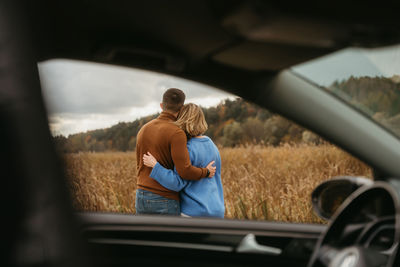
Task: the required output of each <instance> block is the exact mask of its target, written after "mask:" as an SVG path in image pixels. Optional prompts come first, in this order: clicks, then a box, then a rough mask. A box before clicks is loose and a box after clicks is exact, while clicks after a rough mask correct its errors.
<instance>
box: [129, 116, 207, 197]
mask: <svg viewBox="0 0 400 267" xmlns="http://www.w3.org/2000/svg"><path fill="white" fill-rule="evenodd" d="M175 120H176V117H175V116H174V115H172V114H171V113H168V112H165V111H163V112H162V113H161V114H160V116H158V117H157V118H156V119H154V120H152V121H150V122H148V123H146V124H145V125H144V126H143V127H142V128H141V129H140V131H139V133H138V134H137V139H136V159H137V165H136V166H137V188H140V189H144V190H147V191H151V192H153V193H156V194H158V195H161V196H163V197H167V198H171V199H176V200H179V193H178V192H175V191H172V190H169V189H167V188H165V187H163V186H162V185H161V184H159V183H158V182H157V181H156V180H154V179H152V178H150V176H149V175H150V172H151V170H152V168H149V167H146V166H145V165H144V164H143V154H145V153H147V152H150V153H151V154H152V155H153V156H154V157H155V158H156V159H157V161H158V162H159V163H160V164H161V165H162V166H164V167H165V168H168V169H172V170H173V169H174V166H175V167H176V170H177V172H178V174H179V175H180V176H181V177H182V178H183V179H186V180H200V179H201V178H203V177H206V175H207V169H206V168H197V167H194V166H192V165H191V163H190V158H189V152H188V150H187V147H186V142H187V138H186V135H185V132H184V131H183V130H182V129H180V128H179V127H178V126H176V125H175V124H174V123H173V122H174V121H175Z"/></svg>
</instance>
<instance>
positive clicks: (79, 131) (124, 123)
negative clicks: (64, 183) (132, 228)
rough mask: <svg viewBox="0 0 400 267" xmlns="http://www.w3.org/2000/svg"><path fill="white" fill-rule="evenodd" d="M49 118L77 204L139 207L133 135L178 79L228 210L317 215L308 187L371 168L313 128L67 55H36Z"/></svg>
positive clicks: (232, 213)
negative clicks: (200, 120) (207, 144)
mask: <svg viewBox="0 0 400 267" xmlns="http://www.w3.org/2000/svg"><path fill="white" fill-rule="evenodd" d="M39 72H40V78H41V83H42V87H43V94H44V99H45V102H46V105H47V109H48V114H49V126H50V129H51V132H52V134H53V137H54V141H55V145H56V148H57V150H58V151H59V152H60V155H61V157H62V159H63V162H64V163H65V170H66V174H67V179H68V184H69V188H70V190H71V195H72V197H73V203H74V208H75V209H76V210H78V211H102V212H103V211H109V212H123V213H135V191H136V178H137V175H136V153H135V152H134V151H135V145H136V134H137V132H138V130H139V129H140V128H141V127H142V126H143V125H144V124H145V123H146V122H148V121H150V120H151V119H154V118H155V117H157V116H158V115H159V112H160V111H161V109H160V106H159V103H160V102H161V97H162V94H163V92H164V91H165V90H166V89H167V88H170V87H177V88H181V89H183V90H184V91H185V94H186V103H189V102H193V103H196V104H198V105H200V106H201V107H202V109H203V112H204V115H205V118H206V121H207V123H208V130H207V132H206V135H207V136H209V137H210V138H211V139H212V140H213V141H214V143H215V144H216V145H217V147H218V149H219V152H220V155H221V162H222V167H221V179H222V184H223V195H224V200H225V218H227V219H254V220H272V221H289V222H307V223H322V222H324V221H322V220H321V219H319V218H318V217H317V216H316V215H315V214H314V212H313V211H312V208H311V199H310V195H311V192H312V189H313V188H315V187H316V186H317V185H318V184H319V183H320V182H322V181H324V180H327V179H330V178H332V177H335V176H338V175H354V176H367V177H372V171H371V168H370V167H369V166H367V165H365V164H364V163H362V162H360V161H359V160H357V159H355V158H354V157H352V156H350V155H349V154H347V153H345V152H344V151H342V150H340V149H339V148H337V147H335V146H333V145H332V144H330V143H328V142H327V141H325V140H323V139H322V138H321V137H319V136H317V135H316V134H314V133H312V132H311V131H309V130H307V129H305V128H303V127H301V126H299V125H297V124H295V123H293V122H291V121H289V120H287V119H285V118H283V117H281V116H279V115H277V114H273V113H271V112H269V111H268V110H266V109H264V108H261V107H259V106H257V105H254V104H252V103H249V102H247V101H245V100H244V99H242V98H240V97H237V96H235V95H232V94H228V93H226V92H224V91H221V90H218V89H216V88H212V87H209V86H206V85H202V84H199V83H195V82H192V81H188V80H184V79H181V78H177V77H173V76H168V75H164V74H159V73H152V72H148V71H143V70H137V69H131V68H124V67H116V66H109V65H102V64H97V63H88V62H81V61H71V60H61V59H59V60H51V61H46V62H42V63H40V64H39Z"/></svg>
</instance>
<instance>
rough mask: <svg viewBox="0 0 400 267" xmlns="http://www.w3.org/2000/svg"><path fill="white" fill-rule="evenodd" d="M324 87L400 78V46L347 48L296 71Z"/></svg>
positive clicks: (294, 68)
mask: <svg viewBox="0 0 400 267" xmlns="http://www.w3.org/2000/svg"><path fill="white" fill-rule="evenodd" d="M292 70H294V71H295V72H296V73H298V74H300V75H302V76H304V77H306V78H308V79H309V80H311V81H314V82H315V83H317V84H319V85H322V86H329V85H331V84H332V83H333V82H334V81H336V80H338V81H341V80H345V79H348V78H350V76H354V77H362V76H369V77H376V76H378V77H379V76H384V77H392V76H393V75H400V46H399V45H397V46H391V47H384V48H375V49H360V48H347V49H344V50H341V51H338V52H335V53H332V54H330V55H327V56H324V57H321V58H317V59H315V60H312V61H309V62H307V63H304V64H300V65H298V66H295V67H293V68H292Z"/></svg>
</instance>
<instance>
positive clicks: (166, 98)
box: [162, 88, 186, 112]
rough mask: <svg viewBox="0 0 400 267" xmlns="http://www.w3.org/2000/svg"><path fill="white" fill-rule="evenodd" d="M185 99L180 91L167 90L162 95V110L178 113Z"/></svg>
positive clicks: (175, 89) (174, 89)
mask: <svg viewBox="0 0 400 267" xmlns="http://www.w3.org/2000/svg"><path fill="white" fill-rule="evenodd" d="M185 98H186V96H185V93H184V92H183V91H182V90H180V89H177V88H169V89H168V90H167V91H165V93H164V95H163V99H162V103H163V109H164V110H169V111H172V112H179V110H180V109H181V108H182V106H183V103H184V102H185Z"/></svg>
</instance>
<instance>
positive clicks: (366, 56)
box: [292, 45, 400, 137]
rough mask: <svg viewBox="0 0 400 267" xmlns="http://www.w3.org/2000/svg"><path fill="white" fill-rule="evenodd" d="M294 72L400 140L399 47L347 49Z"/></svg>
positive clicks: (295, 69)
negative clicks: (344, 102)
mask: <svg viewBox="0 0 400 267" xmlns="http://www.w3.org/2000/svg"><path fill="white" fill-rule="evenodd" d="M292 70H293V71H294V72H295V73H297V74H299V75H301V76H302V77H304V78H306V79H307V80H309V81H311V82H313V83H315V84H317V85H318V86H321V87H322V88H324V89H325V90H326V91H328V92H330V93H332V94H334V95H335V96H337V97H339V98H340V99H342V100H344V101H346V102H347V103H349V104H350V105H351V106H353V107H354V108H356V109H358V110H359V111H361V112H363V113H364V114H365V115H367V116H368V117H370V118H371V119H373V120H374V121H376V122H377V123H379V124H380V125H382V126H383V127H385V128H386V129H387V130H388V131H390V132H392V133H393V134H394V135H396V136H397V137H400V46H399V45H396V46H391V47H384V48H375V49H361V48H347V49H344V50H342V51H339V52H336V53H333V54H331V55H328V56H325V57H322V58H318V59H316V60H312V61H310V62H306V63H303V64H300V65H298V66H295V67H293V68H292Z"/></svg>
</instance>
